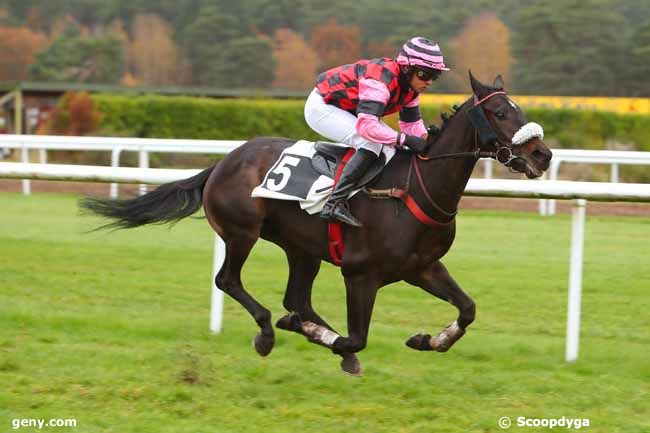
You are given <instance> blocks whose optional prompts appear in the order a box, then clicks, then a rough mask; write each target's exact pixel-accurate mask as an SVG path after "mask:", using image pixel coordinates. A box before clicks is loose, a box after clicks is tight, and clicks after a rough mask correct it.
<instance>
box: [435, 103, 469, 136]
mask: <svg viewBox="0 0 650 433" xmlns="http://www.w3.org/2000/svg"><path fill="white" fill-rule="evenodd" d="M470 99H471V98H470ZM470 99H468V100H467V101H465V102H463V103H462V104H460V105H458V104H455V105H453V106H452V107H451V109H452V113H451V114H449V113H447V112H445V111H443V112H441V113H440V118H441V119H442V124H441V125H440V133H442V132H443V131H444V130H445V128H446V127H447V126H448V125H449V123H450V122H451V120H452V119H453V118H454V117H456V115H457V114H458V113H459V112H460V111H461V108H463V105H465V104H466V103H467V102H468V101H469V100H470Z"/></svg>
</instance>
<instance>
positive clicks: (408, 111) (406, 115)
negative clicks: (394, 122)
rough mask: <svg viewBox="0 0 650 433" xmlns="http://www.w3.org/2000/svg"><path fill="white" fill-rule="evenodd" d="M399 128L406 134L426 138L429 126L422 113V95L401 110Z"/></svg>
mask: <svg viewBox="0 0 650 433" xmlns="http://www.w3.org/2000/svg"><path fill="white" fill-rule="evenodd" d="M399 129H400V131H402V132H403V133H405V134H408V135H415V136H416V137H422V138H425V137H426V136H427V128H426V127H425V126H424V122H423V121H422V116H421V115H420V95H418V96H417V97H416V98H415V99H414V100H412V101H411V102H409V103H408V104H406V106H404V108H402V109H401V110H400V112H399Z"/></svg>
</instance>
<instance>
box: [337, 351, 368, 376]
mask: <svg viewBox="0 0 650 433" xmlns="http://www.w3.org/2000/svg"><path fill="white" fill-rule="evenodd" d="M341 370H343V372H344V373H347V374H349V375H350V376H355V377H361V376H363V371H362V370H361V363H360V362H359V359H357V356H356V355H355V354H354V353H350V354H346V355H343V359H342V360H341Z"/></svg>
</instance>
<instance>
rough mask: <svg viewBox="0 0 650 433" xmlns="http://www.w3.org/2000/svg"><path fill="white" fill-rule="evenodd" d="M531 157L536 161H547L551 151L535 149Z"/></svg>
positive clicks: (549, 158)
mask: <svg viewBox="0 0 650 433" xmlns="http://www.w3.org/2000/svg"><path fill="white" fill-rule="evenodd" d="M532 157H533V158H534V159H535V160H536V161H538V162H541V163H548V162H549V161H550V160H551V153H550V152H543V151H541V150H535V151H534V152H533V154H532Z"/></svg>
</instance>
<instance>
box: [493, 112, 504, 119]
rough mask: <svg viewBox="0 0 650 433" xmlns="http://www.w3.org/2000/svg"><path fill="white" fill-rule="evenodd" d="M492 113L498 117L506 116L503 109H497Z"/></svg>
mask: <svg viewBox="0 0 650 433" xmlns="http://www.w3.org/2000/svg"><path fill="white" fill-rule="evenodd" d="M494 115H495V116H497V117H498V118H499V119H503V118H505V117H506V115H505V113H504V112H503V111H497V112H496V113H494Z"/></svg>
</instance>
